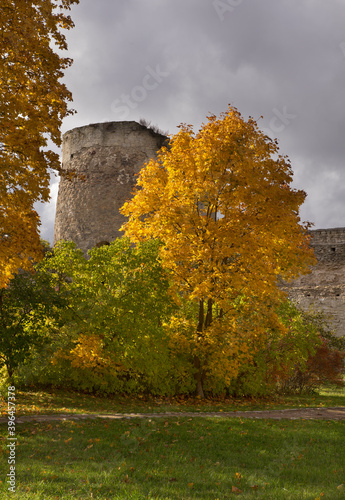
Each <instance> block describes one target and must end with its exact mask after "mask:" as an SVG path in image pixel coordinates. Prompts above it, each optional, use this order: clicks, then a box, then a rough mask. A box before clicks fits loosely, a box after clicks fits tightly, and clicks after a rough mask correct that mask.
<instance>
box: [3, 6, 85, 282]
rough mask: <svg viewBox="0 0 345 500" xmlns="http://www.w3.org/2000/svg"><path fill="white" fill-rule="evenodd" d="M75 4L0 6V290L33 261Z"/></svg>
mask: <svg viewBox="0 0 345 500" xmlns="http://www.w3.org/2000/svg"><path fill="white" fill-rule="evenodd" d="M74 3H79V0H2V1H1V5H0V23H1V34H0V92H1V100H0V199H1V205H0V287H3V286H5V285H6V283H8V280H9V279H10V277H11V276H12V275H13V273H15V272H16V271H17V269H18V268H22V269H24V268H28V267H29V266H30V262H31V260H32V258H36V259H37V258H38V257H40V256H41V245H40V240H39V235H38V227H39V218H38V215H37V213H36V212H35V211H34V209H33V205H34V203H35V202H37V201H48V199H49V179H50V171H51V170H56V169H57V170H58V169H59V157H58V154H57V153H55V152H53V151H52V150H49V149H47V144H48V140H51V141H52V143H53V144H55V145H57V146H59V145H60V143H61V133H60V126H61V122H62V119H63V118H64V117H65V116H66V115H68V114H69V113H71V112H72V111H70V110H68V104H67V103H68V101H71V94H70V92H69V91H68V90H67V88H66V86H65V85H64V84H63V83H61V82H60V78H61V77H62V76H63V74H64V73H63V72H64V70H65V69H66V68H68V67H69V66H70V64H71V59H69V58H64V57H61V55H60V53H58V51H61V50H66V49H67V44H66V39H65V36H64V35H63V34H62V33H61V31H60V30H61V29H69V28H71V27H73V22H72V20H71V18H70V17H69V15H66V12H65V11H66V10H70V8H71V5H72V4H74Z"/></svg>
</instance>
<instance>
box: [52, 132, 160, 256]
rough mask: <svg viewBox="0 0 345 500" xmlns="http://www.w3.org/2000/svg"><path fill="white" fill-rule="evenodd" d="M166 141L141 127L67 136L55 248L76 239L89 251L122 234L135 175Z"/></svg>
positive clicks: (57, 210) (78, 244)
mask: <svg viewBox="0 0 345 500" xmlns="http://www.w3.org/2000/svg"><path fill="white" fill-rule="evenodd" d="M165 141H166V137H165V136H163V135H160V134H158V133H156V132H154V131H152V130H150V129H148V128H146V127H145V126H142V125H139V124H138V123H136V122H109V123H97V124H93V125H87V126H85V127H79V128H75V129H73V130H70V131H69V132H66V133H65V134H64V137H63V146H62V176H61V180H60V185H59V194H58V199H57V207H56V218H55V228H54V244H55V243H56V242H57V241H59V240H62V239H64V240H73V241H74V242H75V243H76V244H77V246H78V248H81V249H82V250H83V251H84V252H86V251H87V250H88V249H90V248H92V247H93V246H95V245H96V244H97V243H100V242H102V241H108V242H110V241H112V240H114V239H115V238H117V237H118V236H121V235H122V234H123V233H120V232H119V228H120V227H121V225H122V224H123V222H124V221H125V218H124V216H122V215H121V214H120V213H119V209H120V208H121V207H122V205H123V204H124V203H125V201H126V200H128V199H130V197H131V193H132V191H133V188H134V186H135V182H136V178H135V175H136V174H137V173H138V172H139V171H140V169H141V167H142V165H143V164H144V163H145V162H147V161H148V160H149V159H150V158H152V157H154V156H155V154H156V152H157V150H158V149H160V148H161V146H162V145H163V143H164V142H165Z"/></svg>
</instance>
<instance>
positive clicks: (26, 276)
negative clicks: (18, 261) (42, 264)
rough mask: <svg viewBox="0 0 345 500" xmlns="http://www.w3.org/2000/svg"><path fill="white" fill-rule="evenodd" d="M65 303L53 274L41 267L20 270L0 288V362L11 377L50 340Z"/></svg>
mask: <svg viewBox="0 0 345 500" xmlns="http://www.w3.org/2000/svg"><path fill="white" fill-rule="evenodd" d="M63 304H64V303H63V300H62V298H61V296H60V294H59V293H58V292H57V291H56V290H55V288H54V286H53V285H52V282H51V279H50V276H49V275H47V274H45V273H40V271H39V270H37V271H35V272H28V271H21V272H19V273H17V274H16V275H15V276H14V277H13V278H12V280H11V281H10V282H9V284H8V286H7V287H6V288H2V289H0V365H5V366H6V368H7V372H8V376H9V377H10V378H12V377H13V375H14V372H15V370H16V369H17V368H18V366H19V365H20V364H22V363H24V362H25V361H27V360H28V359H29V358H30V356H31V355H32V354H33V353H34V351H37V350H38V351H39V350H40V349H42V348H43V346H44V345H45V344H47V343H49V342H51V334H52V331H54V327H55V323H56V321H57V320H58V310H59V308H61V307H62V306H63Z"/></svg>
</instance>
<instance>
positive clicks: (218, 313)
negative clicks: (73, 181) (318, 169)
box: [122, 107, 314, 395]
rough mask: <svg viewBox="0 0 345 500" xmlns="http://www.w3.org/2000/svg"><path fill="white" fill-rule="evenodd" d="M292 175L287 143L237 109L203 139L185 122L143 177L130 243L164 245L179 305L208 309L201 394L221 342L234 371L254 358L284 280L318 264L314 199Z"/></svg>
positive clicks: (202, 327)
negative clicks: (310, 219) (249, 345)
mask: <svg viewBox="0 0 345 500" xmlns="http://www.w3.org/2000/svg"><path fill="white" fill-rule="evenodd" d="M292 175H293V173H292V169H291V166H290V162H289V160H288V159H287V157H285V156H282V155H280V154H279V153H278V145H277V142H276V141H273V140H271V139H270V138H269V137H268V136H266V135H264V134H263V133H262V132H261V131H260V130H259V128H258V126H257V123H256V122H255V120H254V119H252V118H249V119H248V121H245V120H244V119H243V118H242V117H241V115H240V113H239V112H238V111H237V110H236V109H235V108H233V107H229V109H228V110H227V111H226V112H224V113H222V114H221V116H220V117H219V118H218V119H217V117H216V116H210V117H208V122H207V123H206V124H203V125H202V127H201V129H200V131H199V132H198V133H197V134H194V132H193V129H192V127H191V126H190V125H185V124H183V125H181V126H180V131H179V132H178V133H177V134H176V135H175V136H174V137H172V138H171V140H170V144H169V147H165V148H163V149H161V150H160V151H159V152H158V157H157V159H152V160H150V161H149V162H148V163H147V164H146V165H145V167H144V168H143V169H142V170H141V172H140V175H139V178H138V182H137V185H138V188H137V190H136V192H135V193H134V196H133V198H132V199H131V200H130V201H128V202H127V203H126V204H125V205H124V207H123V208H122V213H123V214H124V215H126V216H127V217H129V220H128V222H127V223H126V224H124V226H123V229H124V230H125V234H126V236H129V237H130V238H131V240H132V241H134V242H137V241H144V240H147V239H151V238H158V239H159V240H160V241H161V242H162V243H163V246H162V247H161V249H160V256H161V259H162V264H163V266H164V267H165V269H167V270H169V271H170V273H171V276H172V279H173V281H174V285H175V290H176V292H177V293H176V299H177V300H179V299H180V298H181V297H184V298H186V299H188V300H191V301H193V302H194V303H196V304H198V311H197V313H196V314H195V318H194V322H193V321H192V323H191V329H192V331H193V332H194V334H193V335H194V339H193V342H192V343H193V348H191V354H192V355H193V356H194V361H195V367H196V371H197V374H196V377H197V384H198V392H199V394H201V395H202V392H203V391H202V383H203V379H204V378H205V376H206V373H207V365H208V361H207V359H210V354H209V349H210V345H211V344H212V341H213V339H215V338H217V342H216V343H215V344H214V349H218V350H219V349H220V347H219V346H220V345H222V346H223V349H224V352H228V355H227V356H228V360H229V370H230V372H229V373H231V369H233V370H235V369H236V368H235V367H236V363H235V362H234V360H235V359H236V356H239V355H240V354H241V355H243V354H245V353H244V352H243V342H242V340H241V339H243V338H248V337H249V336H251V337H253V336H257V337H258V338H259V337H260V335H263V334H264V332H265V331H266V329H267V328H268V327H274V328H276V327H277V325H278V326H279V321H278V317H277V315H276V313H275V308H274V307H273V306H274V304H277V301H278V300H279V298H281V296H282V293H283V292H282V291H280V290H279V289H278V287H277V284H278V279H280V278H284V279H291V278H294V277H296V276H298V274H300V273H303V272H307V269H308V265H310V264H311V263H313V262H314V260H313V253H312V250H311V249H310V248H309V246H308V241H309V238H308V234H307V229H308V223H301V221H300V218H299V207H300V206H301V204H302V203H303V201H304V199H305V197H306V194H305V193H304V192H303V191H301V190H295V189H293V188H292V187H291V182H292ZM280 327H281V328H282V329H283V328H284V327H283V325H282V324H280ZM180 330H181V329H180ZM221 337H222V338H223V341H222V342H220V338H221ZM190 338H192V337H190ZM247 355H249V353H247ZM211 357H212V356H211ZM214 362H215V361H214ZM218 362H219V357H218V361H217V363H218ZM224 362H225V360H223V361H222V363H224ZM231 367H232V368H231Z"/></svg>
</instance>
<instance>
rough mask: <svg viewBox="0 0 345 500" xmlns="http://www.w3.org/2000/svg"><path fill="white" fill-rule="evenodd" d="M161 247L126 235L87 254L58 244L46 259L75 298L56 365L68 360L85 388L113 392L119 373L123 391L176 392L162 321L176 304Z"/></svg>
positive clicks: (56, 278)
mask: <svg viewBox="0 0 345 500" xmlns="http://www.w3.org/2000/svg"><path fill="white" fill-rule="evenodd" d="M158 248H159V243H158V242H157V241H153V240H152V241H150V242H147V243H145V244H143V245H139V246H137V247H133V246H131V245H130V242H129V240H128V239H124V238H123V239H117V240H115V241H114V242H112V243H111V244H110V245H104V246H102V247H100V248H94V249H92V250H91V251H90V252H89V258H88V259H85V258H84V256H83V255H82V253H81V251H80V250H78V249H76V247H75V244H74V243H72V242H59V243H58V244H57V245H56V247H55V248H54V255H53V256H51V257H48V258H47V259H46V260H45V263H44V265H45V266H46V268H47V270H48V269H50V270H51V273H52V277H53V280H54V283H55V286H56V287H58V288H59V289H60V291H61V292H62V291H64V292H63V293H64V294H67V296H68V297H69V306H68V308H67V309H66V310H65V315H66V317H65V323H66V324H65V328H64V331H65V335H66V337H65V340H66V342H65V346H62V347H61V349H60V350H59V351H58V352H57V354H56V356H55V358H54V363H58V362H60V361H61V360H65V361H69V363H70V364H69V365H68V364H67V365H65V366H72V368H73V369H74V373H75V375H76V379H75V381H76V383H78V384H79V386H80V387H83V388H85V389H90V388H95V387H97V388H98V389H101V390H103V391H106V390H110V389H109V387H110V386H111V383H110V382H109V380H108V382H107V380H106V377H108V375H109V373H112V375H113V382H112V383H113V385H112V388H113V389H116V390H119V389H120V388H121V387H122V388H123V389H124V390H134V389H137V390H139V389H141V390H150V391H156V392H166V391H168V392H169V391H171V390H172V387H171V383H172V382H171V362H170V354H169V346H168V340H169V339H168V337H167V334H166V332H165V330H164V328H163V322H164V321H166V320H167V318H168V317H169V316H170V314H171V311H172V310H173V308H174V305H173V302H172V300H171V298H170V297H169V295H168V290H169V282H168V279H167V276H166V274H165V272H164V271H163V269H162V266H161V263H160V261H159V259H158ZM59 360H60V361H59ZM88 376H89V378H88ZM169 377H170V378H169ZM115 379H116V380H115ZM116 384H117V386H116Z"/></svg>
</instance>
